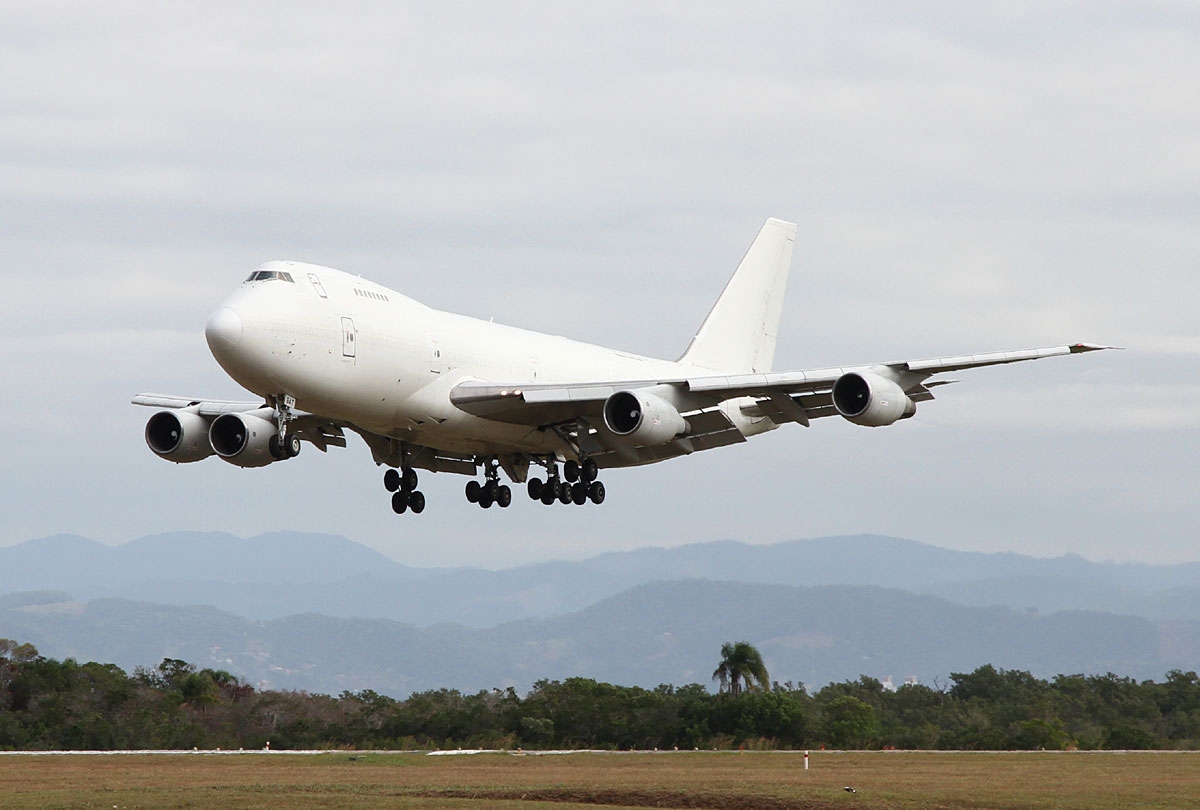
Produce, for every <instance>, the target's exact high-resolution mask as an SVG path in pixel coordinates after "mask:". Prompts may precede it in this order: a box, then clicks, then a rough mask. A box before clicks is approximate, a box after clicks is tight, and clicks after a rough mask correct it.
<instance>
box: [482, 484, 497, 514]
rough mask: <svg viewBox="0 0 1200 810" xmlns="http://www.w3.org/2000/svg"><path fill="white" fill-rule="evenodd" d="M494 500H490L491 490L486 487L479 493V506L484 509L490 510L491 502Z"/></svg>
mask: <svg viewBox="0 0 1200 810" xmlns="http://www.w3.org/2000/svg"><path fill="white" fill-rule="evenodd" d="M494 500H495V499H494V498H492V492H491V490H489V489H488V488H487V487H484V488H483V491H481V492H480V493H479V505H480V506H482V507H483V508H484V509H491V508H492V502H493V501H494Z"/></svg>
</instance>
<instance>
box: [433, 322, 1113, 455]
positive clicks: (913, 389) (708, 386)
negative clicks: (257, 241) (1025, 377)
mask: <svg viewBox="0 0 1200 810" xmlns="http://www.w3.org/2000/svg"><path fill="white" fill-rule="evenodd" d="M1108 348H1112V347H1109V346H1100V345H1097V344H1092V343H1076V344H1072V345H1068V346H1053V347H1050V348H1042V349H1022V350H1018V351H1006V352H991V353H988V354H970V355H960V356H956V357H941V358H933V359H929V360H909V361H904V362H898V363H881V364H875V365H867V366H852V367H845V368H824V369H813V370H808V371H781V372H768V373H762V374H726V375H703V376H694V377H693V376H680V377H671V378H662V379H652V380H633V381H625V380H623V381H605V382H579V383H562V384H554V383H548V384H538V385H516V384H514V385H495V384H491V383H483V382H465V383H461V384H459V385H458V386H456V387H455V388H454V389H453V390H452V391H451V393H450V401H451V402H452V403H454V405H455V406H456V407H458V408H460V409H461V410H463V411H466V412H467V413H471V414H474V415H476V416H480V417H483V418H486V419H494V420H497V421H500V422H509V423H513V424H521V425H529V426H531V427H549V426H554V425H558V424H563V423H568V422H571V421H575V420H584V421H589V420H598V419H600V418H602V409H603V406H604V401H605V400H606V399H608V397H610V396H611V395H613V394H615V393H617V392H618V391H631V390H639V389H653V388H658V387H663V388H669V389H674V391H673V392H672V393H673V394H675V396H674V397H673V398H674V399H675V400H676V401H683V402H685V403H688V404H689V405H690V406H691V407H690V408H689V409H688V410H683V409H681V411H680V413H681V414H682V416H683V417H684V418H685V419H686V420H688V423H689V426H690V428H691V431H690V432H689V435H688V438H689V439H693V438H694V437H695V436H704V435H708V434H710V433H714V432H727V431H728V430H730V429H733V430H736V428H734V427H733V424H732V422H730V421H729V420H728V418H727V417H725V418H724V419H723V422H724V424H722V417H724V414H723V413H722V412H721V411H719V410H717V409H716V406H717V405H719V404H720V403H722V402H724V401H726V400H731V399H740V398H751V399H754V400H755V402H754V403H753V404H752V403H749V402H746V403H743V404H742V405H741V410H742V412H743V413H745V414H746V415H747V416H751V417H755V416H767V417H770V418H771V419H772V421H775V422H777V423H780V422H799V423H800V424H804V425H807V424H808V422H809V420H810V419H816V418H820V417H823V416H832V415H834V414H836V413H837V411H836V409H835V408H834V406H833V399H832V390H833V384H834V383H835V382H837V380H838V379H839V378H840V377H841V376H842V375H844V374H846V373H849V372H863V371H874V372H879V371H884V372H886V373H888V375H889V376H891V377H893V378H895V379H898V380H900V381H902V383H903V387H904V389H905V393H906V394H908V396H909V397H910V398H911V399H912V400H913V401H914V402H921V401H925V400H930V399H933V393H932V392H931V391H930V390H929V389H930V388H932V387H936V386H938V385H946V384H948V383H951V382H954V381H953V380H945V381H937V382H929V383H926V380H928V379H929V378H930V377H932V376H933V375H935V374H941V373H946V372H953V371H962V370H965V369H971V368H980V367H983V366H994V365H1001V364H1005V363H1019V362H1022V361H1025V360H1039V359H1041V358H1043V357H1058V356H1062V355H1068V354H1079V353H1082V352H1090V351H1099V350H1101V349H1108ZM736 440H737V439H734V441H736ZM722 443H729V442H722ZM697 449H700V448H697Z"/></svg>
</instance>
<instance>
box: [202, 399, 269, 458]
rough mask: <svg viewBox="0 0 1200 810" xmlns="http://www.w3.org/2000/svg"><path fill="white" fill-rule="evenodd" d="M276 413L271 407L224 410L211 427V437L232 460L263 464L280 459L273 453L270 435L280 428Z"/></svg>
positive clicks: (209, 430) (209, 438)
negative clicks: (235, 411) (251, 409)
mask: <svg viewBox="0 0 1200 810" xmlns="http://www.w3.org/2000/svg"><path fill="white" fill-rule="evenodd" d="M273 416H274V411H273V410H272V409H271V408H261V409H259V410H257V411H248V412H247V413H224V414H221V415H220V416H218V417H217V418H216V419H214V420H213V423H212V427H210V428H209V429H208V441H209V443H210V444H211V445H212V449H213V450H215V451H216V453H217V455H218V456H220V457H221V458H223V459H225V460H226V461H228V462H229V463H230V464H236V465H237V466H239V467H263V466H265V465H267V464H270V463H271V462H272V461H276V460H278V459H277V458H276V456H274V455H272V453H271V438H272V437H273V436H275V435H276V434H278V432H279V429H278V428H277V427H276V426H275V420H274V418H273Z"/></svg>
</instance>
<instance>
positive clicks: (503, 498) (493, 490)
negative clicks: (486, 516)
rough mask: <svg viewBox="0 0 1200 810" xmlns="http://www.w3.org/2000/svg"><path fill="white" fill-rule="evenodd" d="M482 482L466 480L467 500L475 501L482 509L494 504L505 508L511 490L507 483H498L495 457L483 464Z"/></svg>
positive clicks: (509, 499) (498, 469)
mask: <svg viewBox="0 0 1200 810" xmlns="http://www.w3.org/2000/svg"><path fill="white" fill-rule="evenodd" d="M483 474H484V478H485V480H484V482H483V483H482V484H481V483H479V482H478V481H468V482H467V500H468V501H470V502H471V503H477V504H479V505H480V506H481V507H483V508H484V509H490V508H491V506H492V504H496V505H497V506H499V507H500V508H501V509H507V508H508V506H509V504H511V503H512V490H511V489H509V488H508V485H507V484H501V483H500V468H499V465H498V464H497V463H496V460H495V459H490V460H489V461H487V462H486V463H485V464H484V465H483Z"/></svg>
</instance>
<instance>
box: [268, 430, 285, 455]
mask: <svg viewBox="0 0 1200 810" xmlns="http://www.w3.org/2000/svg"><path fill="white" fill-rule="evenodd" d="M267 452H268V453H270V454H271V458H273V459H275V460H276V461H282V460H283V459H284V458H286V456H284V454H283V448H282V447H281V446H280V445H279V434H278V433H276V434H275V435H274V436H272V437H271V438H269V439H267Z"/></svg>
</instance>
